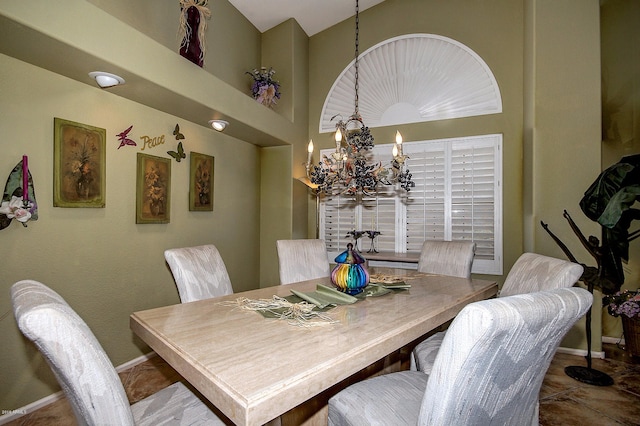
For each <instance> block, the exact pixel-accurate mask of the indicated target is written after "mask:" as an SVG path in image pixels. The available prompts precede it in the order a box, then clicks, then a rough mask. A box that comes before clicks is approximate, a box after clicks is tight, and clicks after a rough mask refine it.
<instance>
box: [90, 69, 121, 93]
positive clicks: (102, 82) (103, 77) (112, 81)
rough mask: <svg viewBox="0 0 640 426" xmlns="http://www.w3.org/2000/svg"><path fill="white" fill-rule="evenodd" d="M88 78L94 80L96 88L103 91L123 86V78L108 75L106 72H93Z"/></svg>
mask: <svg viewBox="0 0 640 426" xmlns="http://www.w3.org/2000/svg"><path fill="white" fill-rule="evenodd" d="M89 76H90V77H91V78H94V79H95V80H96V83H98V86H100V87H101V88H103V89H106V88H107V87H113V86H118V85H120V84H124V78H122V77H120V76H119V75H115V74H110V73H108V72H103V71H93V72H90V73H89Z"/></svg>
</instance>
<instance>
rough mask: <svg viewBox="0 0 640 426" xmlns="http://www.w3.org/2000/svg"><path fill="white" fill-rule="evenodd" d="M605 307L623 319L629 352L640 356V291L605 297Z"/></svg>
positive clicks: (618, 293) (620, 292)
mask: <svg viewBox="0 0 640 426" xmlns="http://www.w3.org/2000/svg"><path fill="white" fill-rule="evenodd" d="M602 303H603V305H605V306H606V307H607V311H608V312H609V314H611V315H613V316H614V317H620V318H621V319H622V329H623V331H624V340H625V343H626V347H627V350H628V351H629V353H630V354H631V355H633V356H640V289H637V290H624V291H618V292H616V293H615V294H612V295H608V296H605V297H604V298H603V299H602Z"/></svg>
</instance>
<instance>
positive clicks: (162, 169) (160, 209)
mask: <svg viewBox="0 0 640 426" xmlns="http://www.w3.org/2000/svg"><path fill="white" fill-rule="evenodd" d="M170 202H171V160H170V159H168V158H162V157H156V156H153V155H147V154H142V153H140V152H139V153H138V165H137V173H136V223H169V219H170V217H169V212H170V206H171V203H170Z"/></svg>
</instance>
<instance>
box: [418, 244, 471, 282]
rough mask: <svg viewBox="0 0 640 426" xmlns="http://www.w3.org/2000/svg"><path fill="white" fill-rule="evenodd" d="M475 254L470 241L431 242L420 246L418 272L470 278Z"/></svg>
mask: <svg viewBox="0 0 640 426" xmlns="http://www.w3.org/2000/svg"><path fill="white" fill-rule="evenodd" d="M475 252H476V244H475V243H474V242H472V241H433V240H427V241H425V242H424V243H423V244H422V250H421V251H420V259H419V260H418V272H427V273H430V274H438V275H449V276H452V277H460V278H470V277H471V265H472V264H473V257H474V255H475Z"/></svg>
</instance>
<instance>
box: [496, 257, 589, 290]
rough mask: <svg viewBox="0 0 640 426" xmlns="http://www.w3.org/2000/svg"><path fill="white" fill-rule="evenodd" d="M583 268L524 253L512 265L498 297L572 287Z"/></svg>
mask: <svg viewBox="0 0 640 426" xmlns="http://www.w3.org/2000/svg"><path fill="white" fill-rule="evenodd" d="M583 270H584V268H583V267H582V265H579V264H577V263H573V262H569V261H567V260H562V259H556V258H555V257H549V256H543V255H541V254H536V253H524V254H522V256H520V257H519V258H518V260H517V261H516V263H514V265H513V267H512V268H511V271H509V274H508V275H507V278H506V279H505V281H504V284H503V285H502V290H500V297H504V296H513V295H514V294H523V293H533V292H536V291H542V290H551V289H553V288H567V287H572V286H573V285H574V284H575V283H576V281H578V280H579V279H580V277H581V276H582V272H583Z"/></svg>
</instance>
